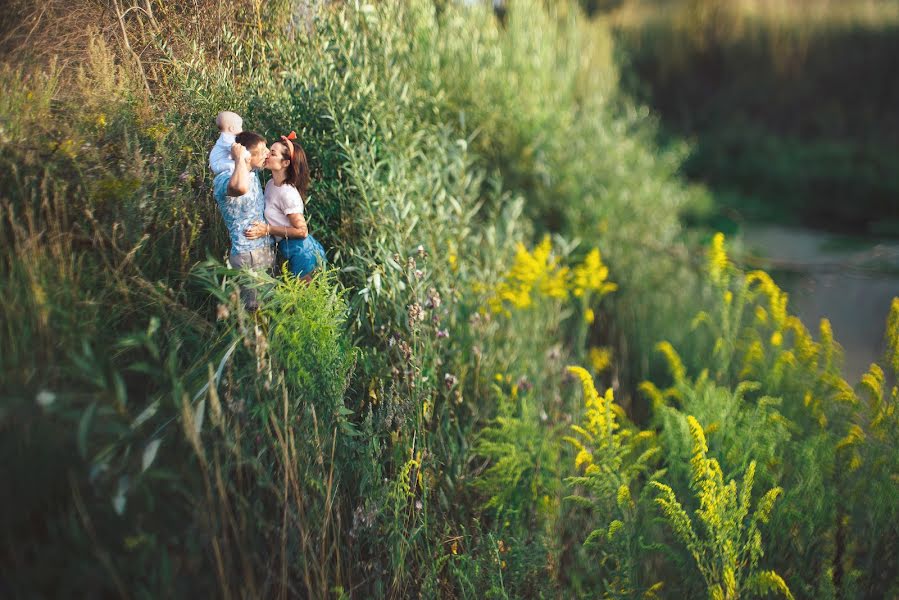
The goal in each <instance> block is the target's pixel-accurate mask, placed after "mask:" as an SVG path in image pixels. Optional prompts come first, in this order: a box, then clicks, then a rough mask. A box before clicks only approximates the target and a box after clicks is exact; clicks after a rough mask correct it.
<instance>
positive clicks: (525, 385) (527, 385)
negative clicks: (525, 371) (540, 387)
mask: <svg viewBox="0 0 899 600" xmlns="http://www.w3.org/2000/svg"><path fill="white" fill-rule="evenodd" d="M515 387H516V388H518V389H519V390H521V391H522V392H528V391H530V390H531V388H533V387H534V385H533V384H532V383H531V382H530V381H528V378H527V377H526V376H525V375H522V376H521V377H519V378H518V381H517V382H516V383H515Z"/></svg>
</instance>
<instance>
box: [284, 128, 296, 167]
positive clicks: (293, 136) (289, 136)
mask: <svg viewBox="0 0 899 600" xmlns="http://www.w3.org/2000/svg"><path fill="white" fill-rule="evenodd" d="M295 139H297V132H296V131H291V132H290V133H288V134H287V135H282V136H281V141H283V142H284V145H285V146H287V149H288V150H290V160H293V142H291V141H290V140H295Z"/></svg>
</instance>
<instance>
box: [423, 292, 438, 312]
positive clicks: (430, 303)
mask: <svg viewBox="0 0 899 600" xmlns="http://www.w3.org/2000/svg"><path fill="white" fill-rule="evenodd" d="M440 303H441V299H440V292H438V291H437V288H429V289H428V299H427V301H426V302H425V306H426V307H428V308H433V309H438V308H440Z"/></svg>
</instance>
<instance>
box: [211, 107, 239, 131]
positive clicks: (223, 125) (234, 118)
mask: <svg viewBox="0 0 899 600" xmlns="http://www.w3.org/2000/svg"><path fill="white" fill-rule="evenodd" d="M215 124H216V125H217V126H218V128H219V131H221V132H222V133H233V134H235V135H236V134H238V133H240V132H241V131H243V119H241V118H240V115H239V114H237V113H233V112H231V111H230V110H223V111H222V112H220V113H219V114H218V115H217V116H216V117H215Z"/></svg>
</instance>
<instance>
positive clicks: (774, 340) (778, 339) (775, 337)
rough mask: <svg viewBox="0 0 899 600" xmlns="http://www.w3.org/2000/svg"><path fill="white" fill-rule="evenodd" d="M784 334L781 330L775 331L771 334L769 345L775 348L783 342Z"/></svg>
mask: <svg viewBox="0 0 899 600" xmlns="http://www.w3.org/2000/svg"><path fill="white" fill-rule="evenodd" d="M783 341H784V336H783V334H782V333H781V332H779V331H775V332H774V333H772V334H771V345H772V346H774V347H775V348H776V347H778V346H780V345H781V344H783Z"/></svg>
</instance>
